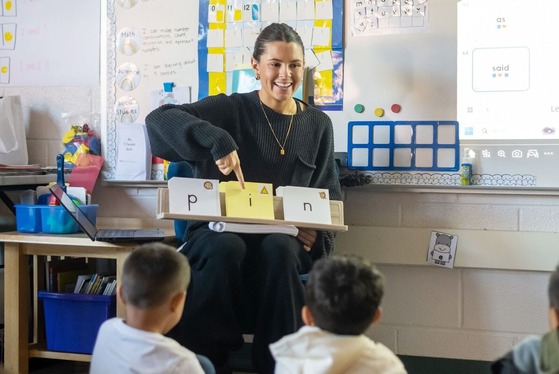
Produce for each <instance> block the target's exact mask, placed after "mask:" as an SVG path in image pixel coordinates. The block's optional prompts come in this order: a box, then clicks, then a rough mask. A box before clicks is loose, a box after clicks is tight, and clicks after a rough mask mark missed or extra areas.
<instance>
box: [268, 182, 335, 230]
mask: <svg viewBox="0 0 559 374" xmlns="http://www.w3.org/2000/svg"><path fill="white" fill-rule="evenodd" d="M276 195H278V196H283V216H284V219H285V220H286V221H295V222H312V223H324V224H331V223H332V217H331V215H330V194H329V191H328V190H327V189H323V188H310V187H295V186H285V187H278V188H277V189H276Z"/></svg>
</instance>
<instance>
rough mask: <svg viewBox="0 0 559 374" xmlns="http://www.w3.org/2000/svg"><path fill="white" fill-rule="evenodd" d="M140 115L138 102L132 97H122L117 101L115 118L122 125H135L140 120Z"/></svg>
mask: <svg viewBox="0 0 559 374" xmlns="http://www.w3.org/2000/svg"><path fill="white" fill-rule="evenodd" d="M139 113H140V106H139V105H138V101H137V100H136V99H134V98H133V97H132V96H122V97H121V98H119V99H118V100H117V102H116V104H115V107H114V115H115V118H116V120H117V122H120V123H133V122H134V121H136V119H137V118H138V114H139Z"/></svg>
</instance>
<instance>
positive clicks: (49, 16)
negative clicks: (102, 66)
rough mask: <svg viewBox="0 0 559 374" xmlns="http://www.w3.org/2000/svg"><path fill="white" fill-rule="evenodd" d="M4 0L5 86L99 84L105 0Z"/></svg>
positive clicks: (0, 20)
mask: <svg viewBox="0 0 559 374" xmlns="http://www.w3.org/2000/svg"><path fill="white" fill-rule="evenodd" d="M0 4H1V5H2V10H1V12H0V31H1V33H0V35H1V36H0V87H1V86H97V85H99V48H100V24H101V23H100V4H99V1H97V0H80V1H75V0H33V1H29V0H27V1H26V0H12V1H2V2H0Z"/></svg>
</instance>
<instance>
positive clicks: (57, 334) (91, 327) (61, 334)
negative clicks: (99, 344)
mask: <svg viewBox="0 0 559 374" xmlns="http://www.w3.org/2000/svg"><path fill="white" fill-rule="evenodd" d="M38 297H39V299H40V300H42V301H43V309H44V312H45V330H46V336H47V349H48V350H49V351H59V352H71V353H85V354H91V353H93V347H94V346H95V339H97V332H98V331H99V327H100V326H101V324H102V323H103V322H104V321H106V320H107V319H109V318H112V317H114V316H115V315H116V295H112V296H106V295H85V294H74V293H53V292H44V291H39V292H38Z"/></svg>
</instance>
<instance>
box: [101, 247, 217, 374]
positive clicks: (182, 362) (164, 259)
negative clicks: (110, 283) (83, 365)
mask: <svg viewBox="0 0 559 374" xmlns="http://www.w3.org/2000/svg"><path fill="white" fill-rule="evenodd" d="M189 282H190V266H189V265H188V262H187V259H186V257H185V256H183V255H182V254H180V253H177V252H176V250H175V249H174V248H172V247H170V246H168V245H165V244H163V243H149V244H144V245H142V246H140V247H138V248H137V249H135V250H134V251H133V252H132V253H131V254H130V255H129V256H128V257H127V258H126V260H125V262H124V265H123V268H122V282H121V285H120V286H119V288H118V297H119V298H120V299H121V300H122V302H123V303H124V304H125V306H126V319H125V320H124V319H121V318H112V319H110V320H107V321H105V322H104V323H103V324H102V325H101V327H100V329H99V333H98V335H97V340H96V342H95V347H94V349H93V356H92V359H91V367H90V373H93V374H106V373H204V370H203V369H202V366H201V364H200V362H204V364H205V365H207V364H208V363H209V360H207V359H206V358H205V357H203V356H201V360H200V361H199V359H198V357H197V356H196V355H195V354H194V353H193V352H191V351H190V350H188V349H187V348H185V347H183V346H181V345H180V344H179V343H177V342H176V341H175V340H173V339H171V338H168V337H165V336H164V334H166V333H167V332H168V331H169V330H170V329H171V328H173V327H174V326H175V325H176V324H177V322H178V321H179V319H180V318H181V315H182V311H183V308H184V301H185V299H186V289H187V287H188V284H189ZM210 365H211V363H210ZM212 370H213V366H212V367H211V368H210V371H212Z"/></svg>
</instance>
